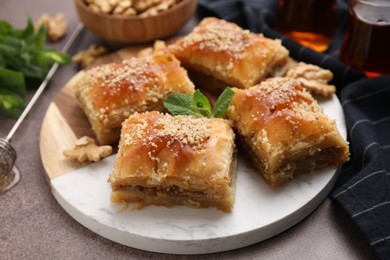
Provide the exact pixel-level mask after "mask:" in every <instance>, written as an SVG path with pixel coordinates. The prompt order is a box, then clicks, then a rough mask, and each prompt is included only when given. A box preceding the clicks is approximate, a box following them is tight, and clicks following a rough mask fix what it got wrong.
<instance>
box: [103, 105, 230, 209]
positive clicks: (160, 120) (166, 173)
mask: <svg viewBox="0 0 390 260" xmlns="http://www.w3.org/2000/svg"><path fill="white" fill-rule="evenodd" d="M234 154H235V144H234V133H233V130H232V129H231V127H230V125H229V121H227V120H224V119H209V118H204V117H202V118H195V117H191V116H171V115H168V114H162V113H159V112H146V113H141V114H139V113H136V114H134V115H132V116H130V117H129V118H128V119H127V120H126V121H125V122H124V123H123V126H122V132H121V139H120V142H119V151H118V154H117V158H116V161H115V167H114V170H113V172H112V173H111V174H110V177H109V182H110V183H111V186H112V196H111V198H112V201H114V202H126V203H129V202H135V203H136V204H135V206H136V207H143V206H147V205H151V204H153V205H159V206H166V207H172V206H176V205H184V206H189V207H194V208H206V207H216V208H218V209H220V210H222V211H225V212H229V211H230V210H231V208H232V207H233V204H234V190H235V179H236V177H235V174H236V173H235V171H236V165H235V159H234V158H235V156H234Z"/></svg>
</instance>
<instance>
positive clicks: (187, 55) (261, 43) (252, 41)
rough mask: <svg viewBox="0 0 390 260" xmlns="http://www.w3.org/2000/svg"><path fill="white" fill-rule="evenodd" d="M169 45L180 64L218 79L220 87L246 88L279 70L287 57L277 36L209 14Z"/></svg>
mask: <svg viewBox="0 0 390 260" xmlns="http://www.w3.org/2000/svg"><path fill="white" fill-rule="evenodd" d="M169 48H170V50H171V51H172V53H173V54H174V55H175V56H176V57H177V58H178V59H179V60H180V61H181V62H182V64H183V66H184V67H186V68H187V69H190V70H192V71H195V72H199V73H202V74H205V75H208V76H211V77H213V78H215V79H217V80H219V81H222V82H223V84H222V86H223V87H226V85H230V86H235V87H239V88H249V87H251V86H253V85H255V84H256V83H259V82H260V81H261V80H263V79H265V78H267V77H269V76H275V75H278V74H283V73H284V66H285V64H286V63H287V61H288V51H287V49H286V48H284V47H283V46H282V45H281V41H280V40H273V39H269V38H266V37H264V36H263V35H262V34H255V33H251V32H249V31H248V30H243V29H242V28H241V27H239V26H238V25H236V24H234V23H230V22H227V21H224V20H220V19H217V18H212V17H210V18H205V19H203V20H202V21H201V22H200V24H199V25H198V26H196V27H195V28H194V30H193V31H192V32H191V33H190V34H188V35H187V36H185V37H183V38H182V39H179V40H178V41H176V42H175V43H174V44H172V45H170V46H169Z"/></svg>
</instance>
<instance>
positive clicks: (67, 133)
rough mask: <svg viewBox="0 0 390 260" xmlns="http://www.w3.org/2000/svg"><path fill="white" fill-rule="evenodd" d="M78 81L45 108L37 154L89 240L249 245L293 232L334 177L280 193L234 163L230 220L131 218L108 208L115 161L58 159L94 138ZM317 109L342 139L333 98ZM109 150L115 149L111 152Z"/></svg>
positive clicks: (154, 214) (150, 210)
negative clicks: (77, 88)
mask: <svg viewBox="0 0 390 260" xmlns="http://www.w3.org/2000/svg"><path fill="white" fill-rule="evenodd" d="M138 50H139V48H135V47H131V48H128V49H123V50H120V51H118V52H116V53H114V54H111V55H108V56H105V57H103V58H101V59H100V60H99V61H98V64H101V63H107V62H114V61H121V60H122V59H125V58H128V57H131V56H134V54H135V53H136V52H137V51H138ZM82 73H83V72H80V73H78V74H77V75H75V76H74V77H73V78H72V79H70V80H69V82H68V83H67V84H66V86H64V88H63V89H62V90H61V91H60V93H59V94H58V96H57V97H56V98H55V99H54V101H53V102H52V103H51V104H50V106H49V108H48V110H47V113H46V115H45V118H44V121H43V124H42V129H41V134H40V152H41V157H42V162H43V166H44V168H45V174H46V177H47V179H48V182H49V184H50V186H51V189H52V192H53V195H54V197H55V198H56V200H57V201H58V203H59V204H60V205H61V206H62V207H63V208H64V209H65V211H66V212H68V213H69V214H70V215H71V216H72V217H73V218H74V219H75V220H77V221H78V222H79V223H81V224H82V225H84V226H85V227H87V228H88V229H90V230H92V231H93V232H95V233H97V234H99V235H101V236H103V237H105V238H108V239H110V240H113V241H115V242H118V243H120V244H123V245H127V246H131V247H134V248H138V249H143V250H148V251H153V252H162V253H173V254H204V253H213V252H220V251H226V250H231V249H235V248H240V247H244V246H247V245H251V244H254V243H257V242H260V241H262V240H265V239H267V238H269V237H271V236H275V235H277V234H278V233H280V232H283V231H284V230H286V229H288V228H289V227H291V226H293V225H295V224H296V223H298V222H299V221H301V220H302V219H303V218H305V217H306V216H307V215H308V214H310V213H311V212H312V211H313V210H314V209H315V208H316V207H317V206H318V205H319V204H320V203H321V202H322V201H323V200H324V198H325V197H326V196H327V195H328V193H329V192H330V190H331V188H332V187H333V184H334V182H335V180H336V179H337V171H336V169H329V168H328V169H323V170H319V171H317V172H314V173H313V174H309V175H302V176H299V177H298V178H296V179H294V180H292V181H291V182H290V183H288V184H287V185H285V186H283V187H280V188H278V189H272V188H271V187H269V186H268V185H267V184H266V183H265V182H264V180H263V179H262V178H261V177H260V175H259V174H258V173H257V172H256V171H255V170H254V169H252V168H251V167H250V165H249V164H248V163H247V160H246V158H245V157H244V156H245V155H240V154H239V158H238V169H237V184H236V202H235V205H234V208H233V210H232V212H231V213H223V212H221V211H218V210H216V209H213V208H210V209H192V208H187V207H174V208H165V207H156V206H149V207H146V208H144V209H141V210H132V207H131V205H128V207H124V205H119V204H114V203H111V201H110V192H111V187H110V185H109V183H107V178H108V174H109V173H110V172H111V170H112V169H113V166H114V160H115V154H114V155H112V156H110V157H107V158H105V159H103V160H102V161H100V162H97V163H78V162H75V161H72V160H69V159H67V158H65V157H64V156H63V155H62V152H63V151H64V150H66V149H71V148H72V147H73V146H74V143H75V141H76V140H77V139H78V138H80V137H82V136H85V135H86V136H90V137H95V136H94V133H93V132H92V130H91V128H90V124H89V122H88V120H87V118H86V116H85V115H84V113H83V111H82V110H81V109H80V108H79V107H78V104H77V101H76V99H75V97H74V95H73V93H72V85H73V84H74V82H75V80H77V77H79V76H80V75H82ZM320 105H321V106H322V107H323V108H324V111H325V113H326V114H327V115H329V116H330V117H331V118H333V119H335V120H336V123H337V126H338V128H339V130H340V132H341V134H342V135H343V136H344V138H346V128H345V122H344V116H343V112H342V108H341V105H340V103H339V100H338V99H337V98H336V96H333V97H332V98H331V99H328V100H326V101H321V102H320ZM114 148H115V147H114Z"/></svg>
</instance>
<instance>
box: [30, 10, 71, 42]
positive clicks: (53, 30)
mask: <svg viewBox="0 0 390 260" xmlns="http://www.w3.org/2000/svg"><path fill="white" fill-rule="evenodd" d="M42 25H45V26H46V29H47V36H48V38H49V39H50V40H51V41H53V42H56V41H59V40H61V39H62V38H63V37H64V36H65V35H66V30H67V27H68V24H67V22H66V19H65V16H64V14H62V13H58V14H56V16H54V17H51V16H49V15H48V14H43V15H42V16H41V17H39V18H38V20H37V21H36V22H35V24H34V27H35V30H39V28H40V27H41V26H42Z"/></svg>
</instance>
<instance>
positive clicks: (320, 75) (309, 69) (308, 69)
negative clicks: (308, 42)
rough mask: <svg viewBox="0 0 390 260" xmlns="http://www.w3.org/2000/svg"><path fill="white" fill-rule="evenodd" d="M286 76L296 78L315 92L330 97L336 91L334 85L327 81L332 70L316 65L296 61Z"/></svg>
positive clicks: (331, 75) (330, 76)
mask: <svg viewBox="0 0 390 260" xmlns="http://www.w3.org/2000/svg"><path fill="white" fill-rule="evenodd" d="M286 77H289V78H294V79H297V80H298V81H299V82H300V83H301V84H302V86H303V87H304V88H306V89H307V90H308V91H310V92H312V93H315V94H319V95H322V96H325V97H330V96H332V95H333V94H334V93H335V92H336V87H335V86H333V85H330V84H329V83H328V82H329V81H331V80H332V78H333V74H332V72H331V71H330V70H326V69H323V68H320V67H318V66H316V65H312V64H307V63H304V62H298V63H297V64H296V65H295V66H292V67H291V68H290V69H289V70H288V71H287V73H286Z"/></svg>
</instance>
